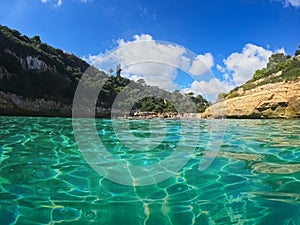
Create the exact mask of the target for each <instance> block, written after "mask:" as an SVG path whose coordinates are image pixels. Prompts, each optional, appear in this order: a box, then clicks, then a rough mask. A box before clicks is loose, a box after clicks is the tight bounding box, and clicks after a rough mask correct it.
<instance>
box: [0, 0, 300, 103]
mask: <svg viewBox="0 0 300 225" xmlns="http://www.w3.org/2000/svg"><path fill="white" fill-rule="evenodd" d="M0 23H1V24H2V25H7V26H9V27H11V28H14V29H17V30H19V31H20V32H21V33H24V34H26V35H27V36H33V35H39V36H41V39H42V41H43V42H46V43H48V44H50V45H52V46H55V47H57V48H61V49H63V50H65V51H67V52H71V53H74V54H75V55H78V56H80V57H85V58H86V59H88V60H89V62H94V61H92V60H91V59H94V60H96V59H97V57H100V61H101V58H103V53H105V52H107V51H108V50H111V49H114V48H116V47H120V46H123V47H124V46H126V44H129V43H133V42H136V41H140V40H147V41H152V42H154V43H153V46H154V48H156V47H157V48H158V52H160V50H159V48H160V47H161V46H158V45H157V40H161V41H167V42H170V43H175V44H178V45H179V46H182V47H184V48H186V49H189V50H191V51H192V52H194V53H195V54H196V58H194V60H195V59H199V60H200V61H202V62H204V64H206V67H208V68H209V69H211V71H212V74H213V76H215V78H214V79H206V80H205V79H203V80H202V79H195V81H197V83H195V82H194V84H193V83H188V82H186V83H184V82H183V83H184V84H183V85H182V86H181V87H185V88H186V91H187V90H191V91H194V92H197V90H196V86H197V87H199V86H200V87H201V88H202V89H203V90H204V92H206V94H207V95H215V94H217V93H218V92H220V90H213V87H214V86H215V85H219V86H222V87H224V89H222V91H228V90H229V89H230V88H232V87H235V86H237V85H240V84H242V83H243V82H245V81H246V80H247V79H249V78H250V77H251V74H253V71H255V70H256V69H258V68H262V67H264V66H265V65H266V62H267V58H268V57H269V56H270V54H272V53H274V52H276V51H281V52H285V53H287V54H291V55H293V54H294V51H295V49H296V48H297V46H298V45H300V29H299V27H300V0H261V1H259V0H241V1H236V0H218V1H212V0H188V1H182V0H180V1H179V0H177V1H176V0H173V1H169V0H164V1H156V0H144V1H141V0H107V1H105V0H2V1H1V3H0ZM170 45H171V44H170ZM170 45H168V44H166V46H170ZM152 48H153V47H152ZM165 49H166V48H165ZM179 50H180V49H179ZM124 51H126V48H125V50H124ZM167 51H168V50H167ZM141 52H143V51H141ZM179 52H180V51H179ZM135 54H138V53H135ZM168 54H172V53H168ZM178 54H179V53H178ZM138 56H139V55H137V57H138ZM177 56H178V55H177ZM170 57H171V58H172V57H173V56H170ZM197 57H198V58H197ZM150 58H151V57H150ZM199 60H198V61H199ZM98 61H99V59H98ZM102 61H103V59H102ZM195 62H196V61H195ZM192 63H193V62H192V61H191V64H192ZM149 65H150V64H149ZM149 68H150V66H149ZM152 68H153V67H152ZM150 69H151V68H150ZM190 69H191V68H190ZM167 71H168V70H166V73H167ZM170 71H171V70H169V72H170ZM188 71H192V70H188ZM194 71H195V70H194ZM201 71H202V72H203V70H201ZM173 72H174V71H173ZM198 72H199V70H198ZM171 73H172V71H171ZM145 74H146V73H145ZM178 74H181V73H180V72H177V75H178ZM194 75H196V76H198V75H199V74H194ZM128 76H129V77H130V75H129V74H128ZM140 77H142V73H141V74H140V75H138V74H135V75H133V74H131V78H135V79H137V78H140ZM142 78H145V80H146V81H149V83H151V79H150V78H148V80H147V77H146V76H145V77H142ZM165 78H166V79H171V78H172V79H173V80H174V79H176V78H174V74H173V75H170V77H167V76H166V77H165ZM193 79H194V78H193ZM177 80H184V79H177ZM165 81H166V80H165ZM152 82H153V79H152ZM160 82H162V83H165V82H164V80H160ZM201 82H202V83H201ZM168 85H169V86H166V88H169V89H172V88H171V86H170V85H171V84H168ZM193 85H194V88H193ZM173 88H174V87H173ZM199 93H201V92H199ZM210 98H213V97H211V96H210Z"/></svg>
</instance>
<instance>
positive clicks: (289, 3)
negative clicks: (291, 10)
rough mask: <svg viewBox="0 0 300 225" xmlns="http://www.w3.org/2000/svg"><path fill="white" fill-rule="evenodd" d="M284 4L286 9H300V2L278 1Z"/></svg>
mask: <svg viewBox="0 0 300 225" xmlns="http://www.w3.org/2000/svg"><path fill="white" fill-rule="evenodd" d="M277 1H280V2H282V4H284V6H285V7H287V6H293V7H296V8H297V7H300V0H277Z"/></svg>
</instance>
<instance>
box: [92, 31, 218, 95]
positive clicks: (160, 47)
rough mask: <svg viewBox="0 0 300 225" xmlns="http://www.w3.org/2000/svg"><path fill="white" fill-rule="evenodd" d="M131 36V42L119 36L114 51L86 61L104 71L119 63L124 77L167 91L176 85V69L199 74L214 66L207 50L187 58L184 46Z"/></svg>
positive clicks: (148, 37)
mask: <svg viewBox="0 0 300 225" xmlns="http://www.w3.org/2000/svg"><path fill="white" fill-rule="evenodd" d="M133 38H134V40H133V41H125V40H123V39H120V40H119V41H118V42H117V43H118V47H117V48H116V49H115V50H113V51H111V52H108V53H106V54H99V55H93V56H89V58H88V61H89V62H90V63H91V64H93V65H95V66H96V67H98V68H100V69H102V70H104V71H108V70H109V69H110V68H113V69H114V68H115V66H116V65H117V64H118V63H121V65H122V67H123V71H122V74H123V76H125V77H128V78H130V79H134V80H137V79H140V78H143V79H144V80H145V81H146V83H147V84H149V85H155V86H159V87H161V88H164V89H167V90H174V89H176V88H178V87H177V86H176V83H175V81H174V80H175V79H176V76H177V72H178V69H180V70H183V71H187V72H190V73H191V74H192V75H201V73H204V72H206V71H208V69H209V68H210V67H211V66H212V65H213V57H212V55H211V54H210V53H206V54H205V55H198V56H194V57H189V56H190V55H188V54H189V52H187V50H186V49H185V48H183V47H181V46H178V45H175V44H172V43H167V42H159V41H156V40H154V39H153V37H152V36H151V35H149V34H142V35H134V37H133ZM201 60H202V61H201ZM206 64H207V65H208V66H207V65H206Z"/></svg>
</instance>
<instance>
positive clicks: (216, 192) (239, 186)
mask: <svg viewBox="0 0 300 225" xmlns="http://www.w3.org/2000/svg"><path fill="white" fill-rule="evenodd" d="M96 123H97V131H98V135H99V137H100V138H101V140H102V142H103V144H104V146H105V148H107V150H108V151H109V152H110V153H111V154H112V155H113V156H114V157H115V158H116V159H119V160H120V161H122V162H125V163H127V164H128V165H136V166H147V165H154V164H156V163H159V162H160V160H162V159H164V158H166V157H168V156H169V155H170V154H172V152H173V151H174V149H175V148H176V147H178V145H179V142H180V138H181V124H180V121H176V120H164V121H162V124H164V128H166V130H167V135H166V136H164V137H163V138H162V141H161V142H160V143H156V147H155V149H153V150H150V151H139V150H141V149H144V148H147V146H145V143H143V142H141V146H140V149H133V148H131V147H128V146H126V145H124V144H123V143H122V140H119V139H118V136H117V135H115V133H114V130H113V128H112V126H111V125H112V123H111V121H110V120H103V119H99V120H97V122H96ZM118 123H119V125H120V126H122V123H128V121H127V120H123V121H122V120H121V121H118ZM189 123H190V125H191V126H193V125H197V126H200V135H199V133H197V134H196V133H193V132H187V133H185V138H190V139H191V140H192V139H194V138H195V139H196V138H198V137H200V138H199V141H198V142H197V145H196V146H195V147H196V148H195V151H194V152H193V154H192V158H191V159H190V160H189V161H188V163H187V164H186V165H185V166H184V167H183V168H182V169H181V170H179V171H178V172H177V173H176V174H174V176H172V177H170V178H169V179H167V180H165V181H163V182H160V183H157V184H152V185H148V186H126V185H121V184H117V183H115V182H112V181H110V180H108V179H105V178H104V177H103V176H101V175H99V174H98V173H96V172H95V171H94V170H93V169H92V168H91V167H90V166H89V164H88V163H87V162H86V161H85V159H84V157H83V156H82V154H81V152H80V150H79V148H78V146H77V144H76V141H75V138H74V135H73V127H72V120H71V119H66V118H39V117H36V118H30V117H0V136H1V139H0V157H1V158H0V162H1V163H0V224H1V225H6V224H60V225H62V224H109V225H110V224H116V225H117V224H130V225H135V224H137V225H138V224H141V225H144V224H146V225H150V224H155V225H163V224H174V225H175V224H178V225H179V224H180V225H186V224H201V225H202V224H272V225H273V224H299V223H300V136H299V128H300V121H299V120H226V121H225V120H224V123H226V130H225V134H224V140H223V144H222V145H221V149H220V151H219V152H218V154H217V157H216V158H215V160H214V161H213V163H212V164H211V165H210V166H209V167H208V168H207V169H206V170H204V171H199V170H198V169H199V162H200V161H201V159H202V158H203V155H204V153H205V149H206V147H207V143H208V140H209V137H210V132H211V128H212V126H213V124H212V123H214V121H197V123H196V121H193V120H191V121H190V122H189ZM157 124H158V125H157V126H158V127H156V128H155V127H151V130H150V128H149V121H147V120H139V121H130V125H129V127H130V130H131V131H132V132H133V133H134V135H135V136H136V137H138V138H148V137H149V136H150V135H151V134H153V133H157V134H160V132H162V130H163V129H162V127H160V126H161V125H159V124H160V123H157ZM151 132H152V133H151ZM87 141H88V139H87ZM137 143H138V142H137ZM135 146H136V145H135Z"/></svg>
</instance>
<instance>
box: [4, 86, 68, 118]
mask: <svg viewBox="0 0 300 225" xmlns="http://www.w3.org/2000/svg"><path fill="white" fill-rule="evenodd" d="M0 114H1V115H33V116H34V115H38V116H71V115H72V106H71V105H65V104H62V103H60V102H56V101H53V100H44V99H32V98H25V97H22V96H18V95H15V94H13V93H5V92H2V91H0Z"/></svg>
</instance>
